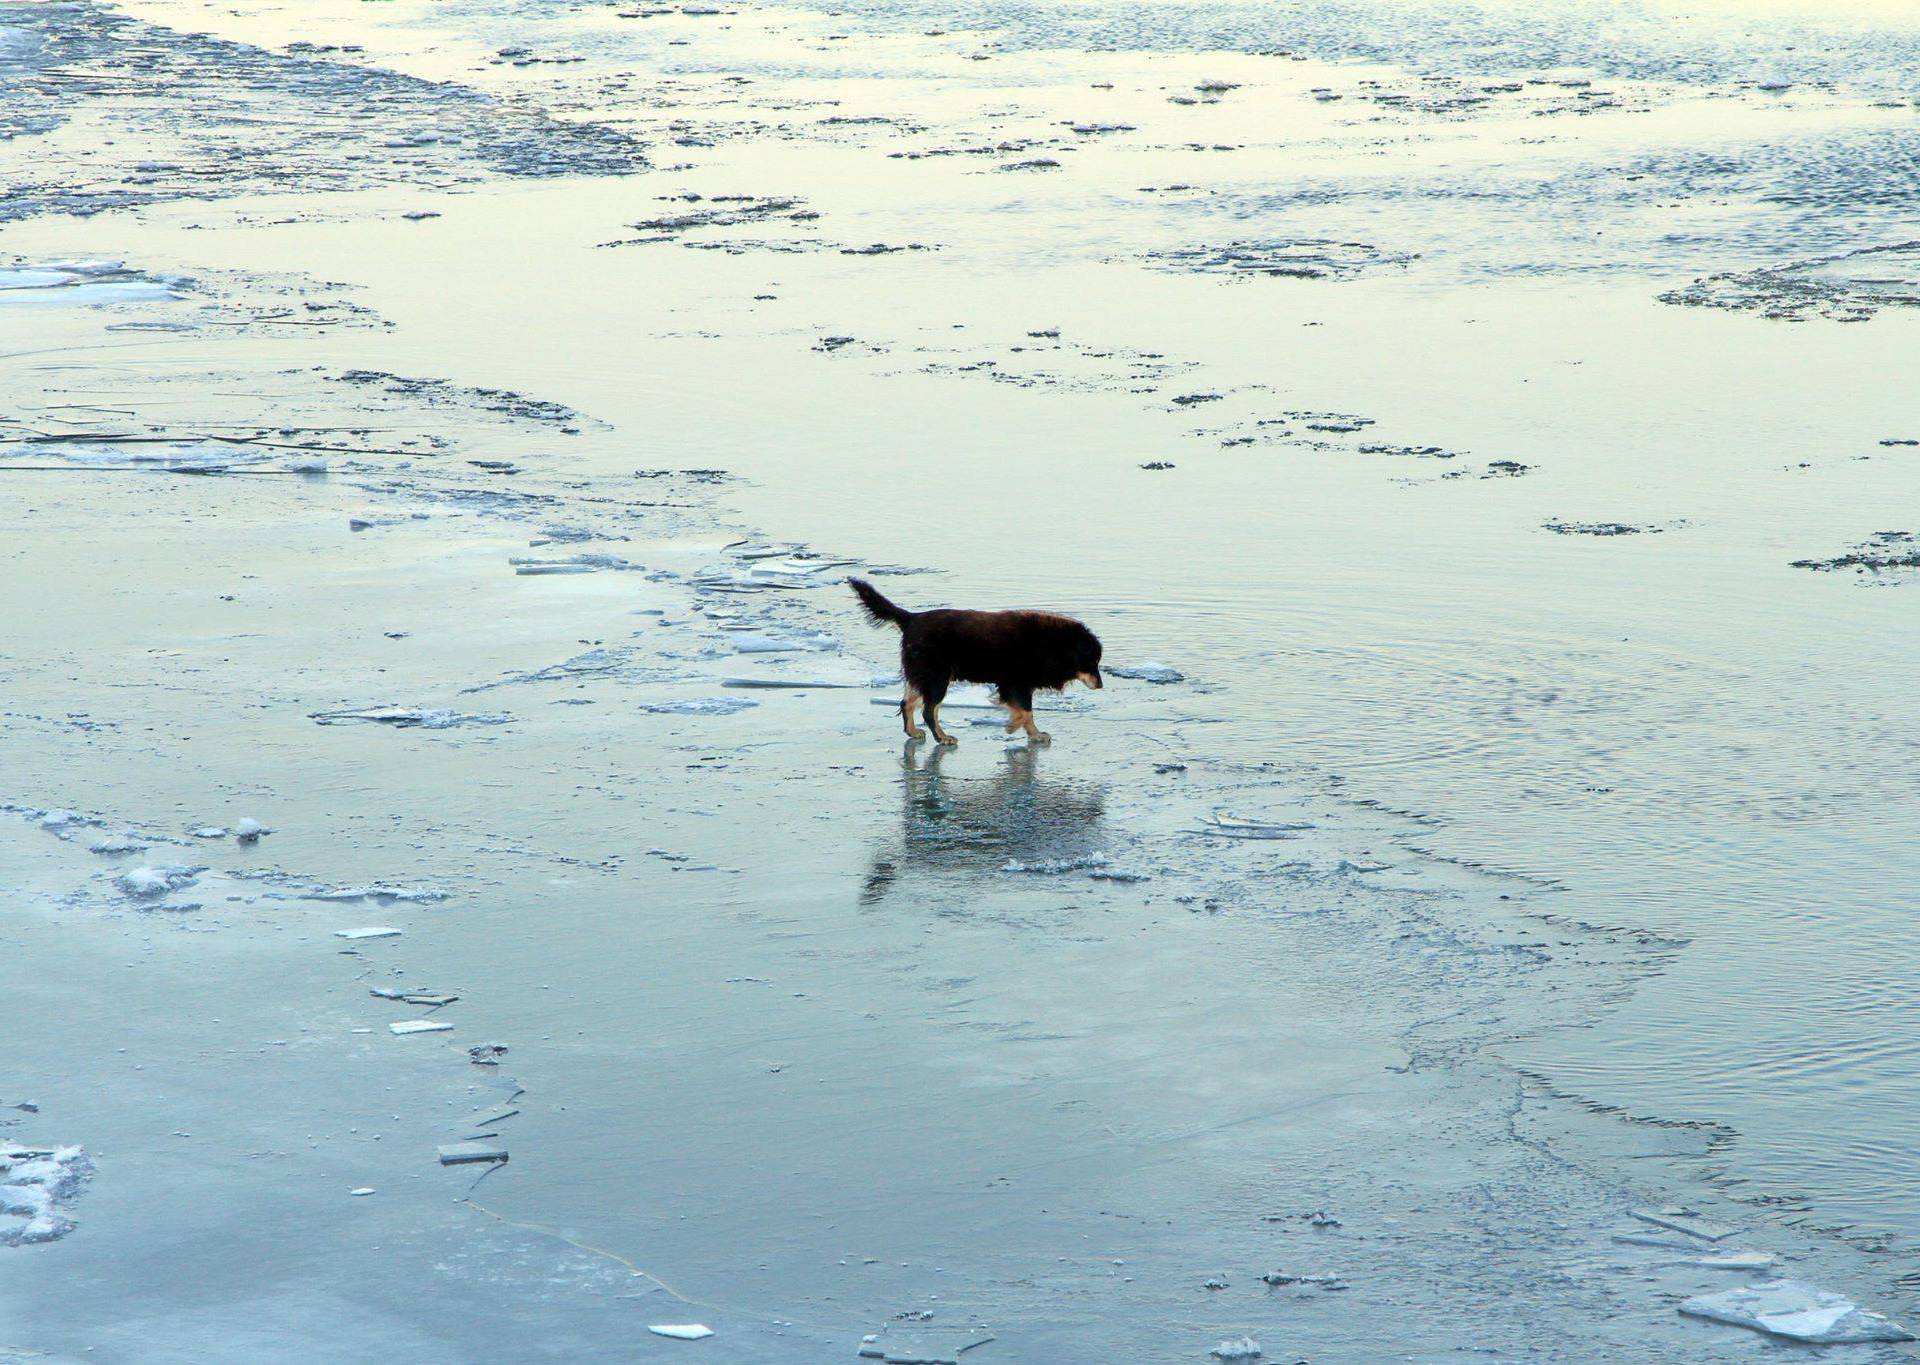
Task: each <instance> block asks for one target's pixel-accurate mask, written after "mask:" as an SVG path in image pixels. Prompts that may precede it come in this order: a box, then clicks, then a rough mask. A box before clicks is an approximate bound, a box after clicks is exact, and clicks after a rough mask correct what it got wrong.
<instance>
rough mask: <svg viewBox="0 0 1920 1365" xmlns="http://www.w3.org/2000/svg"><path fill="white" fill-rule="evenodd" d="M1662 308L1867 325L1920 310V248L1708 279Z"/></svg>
mask: <svg viewBox="0 0 1920 1365" xmlns="http://www.w3.org/2000/svg"><path fill="white" fill-rule="evenodd" d="M1660 301H1661V302H1662V303H1677V304H1687V305H1690V306H1693V307H1703V308H1731V309H1738V310H1743V311H1748V312H1756V313H1759V314H1760V315H1761V316H1763V317H1769V318H1778V319H1781V320H1783V321H1787V322H1804V321H1806V320H1807V319H1808V318H1814V317H1824V318H1831V319H1832V320H1834V321H1835V322H1865V321H1866V320H1867V319H1869V318H1871V317H1872V316H1873V315H1874V314H1875V313H1877V312H1879V311H1880V310H1881V309H1882V308H1900V307H1907V308H1910V307H1913V306H1914V305H1916V304H1920V242H1901V243H1898V244H1897V245H1894V246H1877V247H1869V248H1867V249H1866V250H1864V251H1850V252H1847V253H1846V254H1844V255H1840V256H1828V257H1824V258H1822V259H1819V260H1813V261H1801V262H1798V263H1796V264H1793V265H1783V266H1771V267H1768V268H1766V269H1762V270H1747V271H1737V272H1731V273H1728V274H1724V275H1709V276H1708V277H1707V278H1706V279H1703V280H1695V281H1694V282H1693V283H1692V284H1690V285H1688V286H1686V287H1685V288H1684V289H1673V290H1669V291H1668V292H1667V293H1664V294H1662V295H1661V296H1660Z"/></svg>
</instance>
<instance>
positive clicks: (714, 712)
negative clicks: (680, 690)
mask: <svg viewBox="0 0 1920 1365" xmlns="http://www.w3.org/2000/svg"><path fill="white" fill-rule="evenodd" d="M759 704H760V703H759V702H757V701H748V700H747V699H746V698H745V697H687V698H685V699H683V700H680V701H643V702H640V703H639V704H638V706H637V708H636V709H638V710H641V711H649V712H652V713H653V714H655V715H661V716H730V715H732V714H734V712H736V711H745V710H747V709H748V708H749V707H754V706H758V705H759Z"/></svg>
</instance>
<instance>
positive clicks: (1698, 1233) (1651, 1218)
mask: <svg viewBox="0 0 1920 1365" xmlns="http://www.w3.org/2000/svg"><path fill="white" fill-rule="evenodd" d="M1627 1212H1629V1213H1631V1214H1632V1215H1633V1216H1634V1217H1635V1218H1638V1219H1639V1220H1640V1221H1641V1222H1643V1223H1652V1224H1653V1225H1654V1226H1655V1227H1658V1228H1672V1229H1673V1230H1674V1231H1675V1232H1684V1233H1686V1234H1687V1236H1689V1237H1698V1238H1701V1239H1702V1240H1703V1241H1708V1242H1718V1241H1723V1240H1724V1239H1726V1238H1728V1237H1731V1236H1733V1234H1734V1233H1736V1232H1738V1231H1739V1230H1740V1229H1738V1228H1730V1227H1724V1226H1722V1225H1721V1224H1719V1223H1709V1222H1706V1221H1704V1220H1702V1219H1699V1218H1696V1217H1694V1215H1693V1212H1692V1211H1691V1210H1690V1209H1629V1210H1627Z"/></svg>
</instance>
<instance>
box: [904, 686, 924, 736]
mask: <svg viewBox="0 0 1920 1365" xmlns="http://www.w3.org/2000/svg"><path fill="white" fill-rule="evenodd" d="M919 704H920V694H919V693H918V692H908V693H907V695H906V696H904V697H902V698H901V699H900V723H901V724H902V725H904V726H906V729H907V738H908V739H925V738H926V737H927V732H926V731H925V730H922V729H921V728H920V727H919V726H917V725H915V724H914V723H913V708H914V707H916V706H918V705H919Z"/></svg>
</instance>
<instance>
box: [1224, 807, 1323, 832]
mask: <svg viewBox="0 0 1920 1365" xmlns="http://www.w3.org/2000/svg"><path fill="white" fill-rule="evenodd" d="M1200 823H1201V824H1203V825H1205V826H1207V831H1206V832H1207V833H1208V834H1224V835H1226V836H1227V837H1228V838H1230V839H1285V838H1288V837H1290V836H1291V835H1294V834H1297V833H1299V832H1300V831H1301V830H1303V829H1312V828H1313V824H1312V822H1311V821H1308V820H1249V819H1247V818H1246V817H1245V816H1243V815H1234V814H1233V813H1231V812H1230V811H1224V810H1217V811H1215V812H1214V813H1213V814H1211V815H1204V816H1202V817H1201V818H1200Z"/></svg>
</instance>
